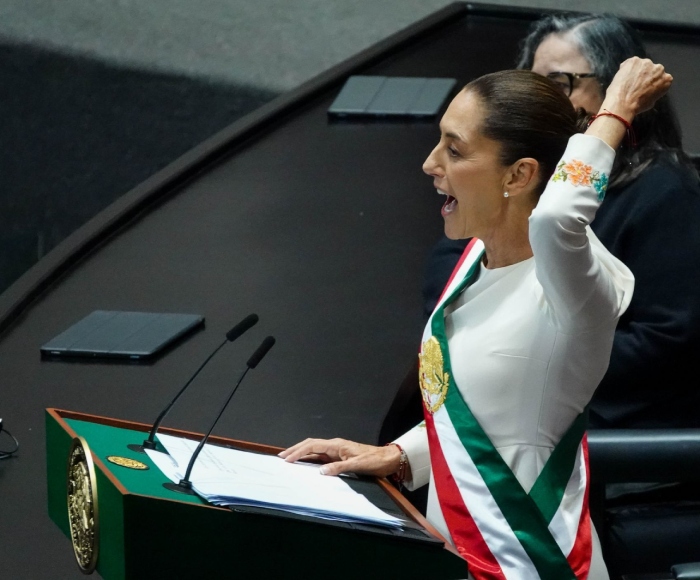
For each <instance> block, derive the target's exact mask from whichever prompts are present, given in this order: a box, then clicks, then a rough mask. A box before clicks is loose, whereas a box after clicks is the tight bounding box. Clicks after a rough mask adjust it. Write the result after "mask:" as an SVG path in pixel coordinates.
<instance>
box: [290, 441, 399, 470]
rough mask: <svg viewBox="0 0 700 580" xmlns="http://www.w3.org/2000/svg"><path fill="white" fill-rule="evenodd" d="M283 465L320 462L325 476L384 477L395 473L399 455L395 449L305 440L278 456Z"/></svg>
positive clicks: (348, 442)
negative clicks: (355, 475) (344, 474)
mask: <svg viewBox="0 0 700 580" xmlns="http://www.w3.org/2000/svg"><path fill="white" fill-rule="evenodd" d="M279 456H280V457H282V458H283V459H284V460H285V461H287V462H289V463H293V462H295V461H299V460H303V461H319V460H320V461H322V462H324V463H325V465H324V466H323V467H321V473H323V474H324V475H339V474H341V473H361V474H364V475H374V476H377V477H386V476H388V475H391V474H393V473H396V472H397V471H398V469H399V464H400V462H401V452H400V451H399V448H398V447H397V446H396V445H388V446H383V447H376V446H374V445H365V444H363V443H355V442H354V441H348V440H347V439H305V440H304V441H302V442H300V443H297V444H296V445H293V446H292V447H289V448H288V449H285V450H284V451H282V452H281V453H280V454H279Z"/></svg>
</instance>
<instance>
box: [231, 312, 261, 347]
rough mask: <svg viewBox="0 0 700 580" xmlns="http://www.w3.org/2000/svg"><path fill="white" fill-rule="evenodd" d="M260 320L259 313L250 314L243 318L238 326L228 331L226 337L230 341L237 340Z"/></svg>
mask: <svg viewBox="0 0 700 580" xmlns="http://www.w3.org/2000/svg"><path fill="white" fill-rule="evenodd" d="M257 322H258V315H257V314H249V315H248V316H246V317H245V318H244V319H243V320H241V321H240V322H239V323H238V324H236V326H234V327H233V328H232V329H231V330H229V331H228V332H227V333H226V339H227V340H228V341H229V342H233V341H234V340H236V339H237V338H238V337H239V336H241V334H243V333H244V332H245V331H246V330H248V329H249V328H250V327H251V326H254V325H255V324H256V323H257Z"/></svg>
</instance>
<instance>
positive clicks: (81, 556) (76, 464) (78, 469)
mask: <svg viewBox="0 0 700 580" xmlns="http://www.w3.org/2000/svg"><path fill="white" fill-rule="evenodd" d="M68 522H69V525H70V537H71V542H72V543H73V551H74V552H75V559H76V561H77V562H78V567H79V568H80V570H81V572H83V573H84V574H92V572H93V571H94V570H95V566H96V565H97V553H98V542H99V521H98V513H97V481H96V479H95V466H94V464H93V462H92V455H91V454H90V448H89V447H88V444H87V441H85V439H83V438H82V437H75V438H74V439H73V444H72V445H71V448H70V452H69V453H68Z"/></svg>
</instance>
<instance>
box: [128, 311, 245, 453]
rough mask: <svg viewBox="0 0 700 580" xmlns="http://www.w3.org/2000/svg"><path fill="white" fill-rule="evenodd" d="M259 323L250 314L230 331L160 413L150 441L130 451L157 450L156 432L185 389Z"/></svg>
mask: <svg viewBox="0 0 700 580" xmlns="http://www.w3.org/2000/svg"><path fill="white" fill-rule="evenodd" d="M257 322H258V315H257V314H249V315H248V316H246V317H245V318H244V319H243V320H241V321H240V322H239V323H238V324H236V326H234V327H233V328H232V329H231V330H229V331H228V332H227V333H226V340H224V341H223V342H222V343H221V344H220V345H219V346H218V347H216V350H214V352H212V353H211V354H210V355H209V356H208V357H207V359H206V360H205V361H204V362H203V363H202V364H201V365H199V368H198V369H197V370H196V371H195V372H194V374H193V375H192V376H191V377H190V379H189V380H188V381H187V382H186V383H185V386H184V387H182V388H181V389H180V390H179V391H178V393H177V395H175V397H173V400H172V401H170V403H169V404H168V405H167V407H165V409H163V410H162V411H161V412H160V415H158V418H157V419H156V420H155V423H153V427H152V428H151V432H150V433H149V435H148V439H144V442H143V443H142V444H141V445H138V444H136V443H130V444H129V445H127V447H128V448H129V449H131V450H132V451H136V452H138V453H144V449H155V448H156V442H155V436H156V431H158V427H160V424H161V422H162V421H163V419H164V418H165V416H166V415H167V414H168V411H170V409H171V407H172V406H173V405H174V404H175V401H177V400H178V399H179V398H180V395H182V393H184V392H185V389H187V387H189V386H190V383H191V382H192V381H193V380H194V379H195V377H196V376H197V375H198V374H199V372H200V371H201V370H202V369H203V368H204V367H205V366H206V364H207V363H208V362H209V361H210V360H211V358H212V357H213V356H214V355H215V354H216V353H217V352H219V350H221V348H222V347H223V346H224V345H225V344H226V343H227V342H233V341H234V340H236V339H237V338H238V337H239V336H241V335H242V334H243V333H244V332H245V331H246V330H248V329H250V328H251V327H253V326H255V324H256V323H257Z"/></svg>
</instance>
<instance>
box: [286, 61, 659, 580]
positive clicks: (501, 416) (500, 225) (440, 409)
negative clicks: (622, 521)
mask: <svg viewBox="0 0 700 580" xmlns="http://www.w3.org/2000/svg"><path fill="white" fill-rule="evenodd" d="M671 82H672V78H671V76H670V75H668V74H666V73H665V71H664V69H663V67H662V66H661V65H658V64H654V63H652V62H651V61H649V60H647V59H639V58H636V57H635V58H632V59H629V60H627V61H625V62H624V63H623V64H622V65H621V66H620V70H619V71H618V73H617V74H616V76H615V78H614V79H613V81H612V83H611V84H610V86H609V88H608V90H607V92H606V95H605V99H604V101H603V104H602V106H601V108H600V110H599V112H598V113H597V114H596V115H594V116H593V117H591V118H590V119H582V118H579V116H578V115H577V113H576V112H575V111H574V108H573V106H572V105H571V102H570V101H569V99H568V98H567V97H566V96H565V95H564V94H563V93H562V92H561V90H560V89H559V88H557V86H556V85H555V84H554V83H553V82H552V81H550V80H549V79H547V78H545V77H542V76H540V75H537V74H535V73H532V72H530V71H523V70H511V71H502V72H498V73H493V74H489V75H485V76H483V77H480V78H478V79H476V80H474V81H472V82H470V83H469V84H468V85H467V86H466V87H465V88H464V89H463V90H462V91H461V92H460V93H459V94H458V95H457V96H456V97H455V98H454V99H453V101H452V102H451V103H450V105H449V107H448V108H447V110H446V112H445V114H444V116H443V117H442V120H441V122H440V132H441V136H440V141H439V143H438V144H437V146H436V147H435V149H434V150H433V151H432V152H431V153H430V155H429V156H428V158H427V159H426V161H425V163H424V165H423V169H424V171H425V172H426V173H427V174H428V175H430V176H431V177H432V178H433V183H434V186H435V188H436V189H437V191H438V193H439V194H441V195H444V196H445V197H446V199H445V204H444V205H443V207H442V215H443V218H444V220H445V233H446V235H447V236H448V237H449V238H453V239H457V238H473V240H472V241H471V242H470V245H469V246H468V250H467V251H465V252H464V255H463V257H462V260H461V262H460V263H459V264H458V265H457V267H456V269H455V271H454V273H453V275H452V278H451V280H450V282H449V283H448V284H447V287H446V288H445V291H444V293H443V295H442V297H441V298H440V300H439V301H438V304H437V306H436V308H435V310H434V312H433V314H432V316H431V317H430V320H429V321H428V324H427V325H426V329H425V331H424V334H423V339H422V341H421V348H420V353H419V361H420V372H419V376H420V389H421V393H422V397H423V407H424V415H425V421H423V422H422V423H421V424H420V425H417V426H416V427H415V428H413V429H412V430H410V431H409V432H408V433H406V434H404V435H402V436H401V437H399V438H398V439H397V440H396V441H395V442H393V443H390V444H388V445H386V446H381V447H376V446H372V445H365V444H361V443H356V442H352V441H347V440H344V439H330V440H324V439H307V440H305V441H302V442H300V443H298V444H296V445H294V446H292V447H290V448H289V449H286V450H285V451H283V452H282V453H281V454H280V455H281V456H282V457H283V458H285V459H286V460H287V461H296V460H300V459H312V458H313V459H319V460H321V461H324V462H325V465H323V466H322V467H321V470H322V472H323V473H325V474H328V475H337V474H339V473H345V472H355V473H363V474H370V475H377V476H392V477H393V478H394V479H395V480H397V481H399V482H400V483H401V484H403V485H405V486H406V487H407V488H409V489H415V488H417V487H420V486H422V485H426V484H429V486H430V487H429V495H428V510H427V517H428V520H429V521H430V522H431V524H433V525H434V526H435V527H436V528H437V529H438V531H440V533H441V534H442V535H443V536H444V537H445V538H446V539H448V540H449V541H451V542H452V544H453V545H454V546H455V548H456V549H457V550H458V552H459V553H460V554H461V555H462V556H463V557H464V558H465V560H466V561H467V564H468V569H469V573H470V575H471V577H473V578H475V579H477V580H481V579H496V578H502V579H508V580H511V579H519V580H520V579H537V578H546V579H551V580H566V579H577V580H584V579H586V578H590V579H592V580H599V579H607V578H608V573H607V571H606V568H605V564H604V563H603V561H602V557H601V553H600V545H599V542H598V539H597V536H596V534H595V530H594V529H593V526H592V524H591V520H590V516H589V512H588V465H587V463H588V462H587V447H586V438H585V424H586V411H587V405H588V403H589V401H590V399H591V397H592V395H593V393H594V391H595V389H596V387H597V385H598V383H599V381H600V379H601V378H602V376H603V374H604V373H605V370H606V368H607V366H608V362H609V358H610V350H611V348H612V341H613V335H614V331H615V326H616V323H617V321H618V319H619V318H620V316H621V315H622V314H623V313H624V311H625V309H626V308H627V305H628V304H629V301H630V298H631V296H632V292H633V287H634V278H633V276H632V274H631V272H630V271H629V269H628V268H627V267H626V266H625V265H624V264H623V263H622V262H620V261H619V260H618V259H617V258H615V257H614V256H613V255H612V254H610V252H608V251H607V250H606V249H605V248H604V247H603V245H602V244H601V243H600V242H599V241H598V240H597V238H596V237H595V235H594V234H593V232H592V231H591V229H590V227H589V225H590V223H591V222H592V220H593V218H594V217H595V213H596V211H597V209H598V207H599V205H600V203H601V202H602V200H603V198H604V196H605V192H606V189H607V185H608V176H609V175H610V170H611V168H612V164H613V161H614V159H615V150H616V149H617V148H618V146H619V145H620V144H621V143H622V142H623V140H625V139H632V138H633V135H631V122H632V120H633V119H634V117H635V115H637V114H638V113H641V112H643V111H646V110H648V109H650V108H651V107H652V106H653V105H654V103H655V102H656V100H657V99H659V98H660V97H661V96H662V95H664V94H665V93H666V91H667V90H668V88H669V87H670V85H671ZM581 130H585V133H584V134H583V135H581V134H579V133H580V131H581Z"/></svg>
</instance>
